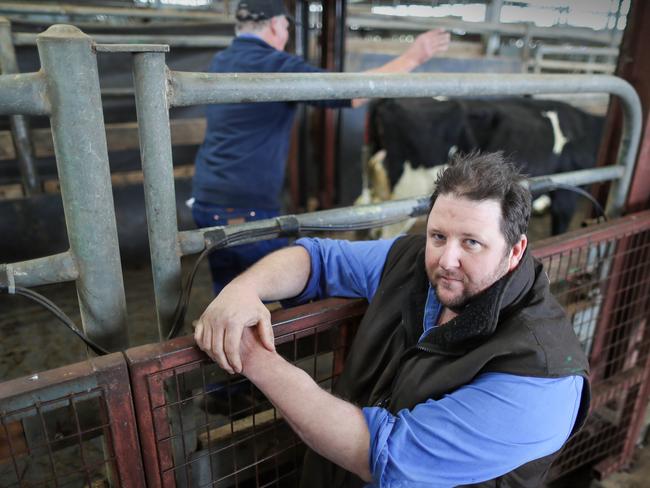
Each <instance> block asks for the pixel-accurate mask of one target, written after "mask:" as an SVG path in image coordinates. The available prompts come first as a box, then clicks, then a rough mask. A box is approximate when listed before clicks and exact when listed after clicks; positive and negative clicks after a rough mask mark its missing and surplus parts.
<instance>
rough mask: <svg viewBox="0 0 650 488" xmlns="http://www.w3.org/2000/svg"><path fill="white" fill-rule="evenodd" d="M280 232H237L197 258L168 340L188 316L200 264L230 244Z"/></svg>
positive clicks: (269, 229) (174, 334)
mask: <svg viewBox="0 0 650 488" xmlns="http://www.w3.org/2000/svg"><path fill="white" fill-rule="evenodd" d="M277 233H278V230H277V228H275V227H271V228H268V229H255V230H252V231H240V232H235V233H233V234H231V235H229V236H228V235H226V236H225V237H223V238H221V239H220V240H218V241H216V242H214V243H212V244H211V245H210V247H208V248H206V249H205V250H204V251H203V252H202V253H201V254H200V255H199V257H198V258H196V261H194V266H193V267H192V270H191V271H190V273H189V275H188V276H187V280H185V286H183V289H182V290H181V294H180V296H179V297H178V301H177V302H176V309H175V310H174V318H173V320H172V328H171V329H170V330H169V333H168V334H167V339H173V338H174V337H176V335H177V334H178V333H179V331H180V330H181V328H182V326H183V324H184V322H185V315H186V314H187V308H188V306H189V303H190V294H191V293H192V285H193V284H194V278H195V276H196V272H197V271H198V269H199V264H200V263H201V261H203V259H205V257H206V256H207V255H208V254H210V253H211V252H213V251H216V250H217V249H222V248H224V247H226V246H227V245H229V244H232V245H235V244H240V243H241V242H238V241H243V240H245V239H251V238H262V237H274V236H275V235H277Z"/></svg>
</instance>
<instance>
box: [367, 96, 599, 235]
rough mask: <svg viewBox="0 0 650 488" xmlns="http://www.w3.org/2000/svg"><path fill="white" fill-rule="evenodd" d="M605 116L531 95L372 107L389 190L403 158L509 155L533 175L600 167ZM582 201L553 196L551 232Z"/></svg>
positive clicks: (372, 127)
mask: <svg viewBox="0 0 650 488" xmlns="http://www.w3.org/2000/svg"><path fill="white" fill-rule="evenodd" d="M603 122H604V118H603V117H600V116H596V115H591V114H589V113H586V112H583V111H582V110H579V109H577V108H575V107H573V106H571V105H569V104H567V103H563V102H558V101H554V100H538V99H533V98H500V99H454V100H445V101H438V100H435V99H432V98H424V99H420V98H418V99H414V98H411V99H408V98H405V99H385V100H379V101H376V102H373V103H372V104H371V107H370V110H369V124H368V129H369V141H370V145H371V151H372V153H374V152H376V151H378V150H380V149H385V150H386V160H385V165H386V168H387V172H388V176H389V179H390V182H391V185H393V186H394V185H395V183H396V182H397V181H398V180H399V178H400V176H401V174H402V170H403V167H404V162H405V161H410V163H411V166H412V167H414V168H417V167H420V166H425V167H432V166H437V165H440V164H445V163H446V162H447V160H448V158H449V155H450V153H453V152H455V151H461V152H464V153H465V152H469V151H472V150H475V149H478V150H481V151H488V152H489V151H503V152H504V153H505V154H506V155H507V156H509V157H510V159H511V160H512V161H513V162H515V163H516V164H518V165H519V166H520V167H521V168H522V170H523V172H524V173H526V174H528V175H530V176H539V175H548V174H553V173H562V172H566V171H575V170H580V169H587V168H591V167H593V166H595V163H596V157H597V153H598V146H599V143H600V139H601V133H602V129H603ZM576 199H577V196H576V195H575V194H574V193H569V192H566V191H560V192H554V193H553V194H552V195H551V202H552V203H551V216H552V232H553V234H559V233H562V232H565V231H566V230H567V228H568V225H569V222H570V220H571V217H572V215H573V212H574V210H575V205H576Z"/></svg>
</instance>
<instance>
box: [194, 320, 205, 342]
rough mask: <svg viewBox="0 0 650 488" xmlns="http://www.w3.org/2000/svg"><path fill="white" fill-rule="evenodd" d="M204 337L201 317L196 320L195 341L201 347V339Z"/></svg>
mask: <svg viewBox="0 0 650 488" xmlns="http://www.w3.org/2000/svg"><path fill="white" fill-rule="evenodd" d="M202 338H203V322H201V320H200V319H199V320H198V321H197V322H196V328H195V329H194V342H196V344H197V345H198V346H199V347H201V339H202Z"/></svg>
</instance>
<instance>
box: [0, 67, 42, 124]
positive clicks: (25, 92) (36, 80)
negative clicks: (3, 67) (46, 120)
mask: <svg viewBox="0 0 650 488" xmlns="http://www.w3.org/2000/svg"><path fill="white" fill-rule="evenodd" d="M46 92H47V90H46V88H45V75H44V73H43V72H42V71H39V72H37V73H24V74H19V75H0V115H17V114H19V115H49V113H50V102H49V100H48V98H47V97H46V95H45V94H46Z"/></svg>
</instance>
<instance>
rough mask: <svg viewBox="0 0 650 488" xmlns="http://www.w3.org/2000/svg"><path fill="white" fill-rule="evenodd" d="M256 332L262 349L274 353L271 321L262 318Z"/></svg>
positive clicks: (267, 318)
mask: <svg viewBox="0 0 650 488" xmlns="http://www.w3.org/2000/svg"><path fill="white" fill-rule="evenodd" d="M257 332H258V333H259V336H260V339H261V340H262V345H264V347H266V348H267V349H268V350H269V351H272V352H274V351H275V341H274V340H273V326H272V325H271V319H270V318H269V317H264V318H263V319H262V320H260V322H259V325H258V326H257Z"/></svg>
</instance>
